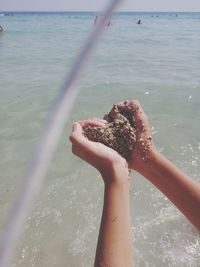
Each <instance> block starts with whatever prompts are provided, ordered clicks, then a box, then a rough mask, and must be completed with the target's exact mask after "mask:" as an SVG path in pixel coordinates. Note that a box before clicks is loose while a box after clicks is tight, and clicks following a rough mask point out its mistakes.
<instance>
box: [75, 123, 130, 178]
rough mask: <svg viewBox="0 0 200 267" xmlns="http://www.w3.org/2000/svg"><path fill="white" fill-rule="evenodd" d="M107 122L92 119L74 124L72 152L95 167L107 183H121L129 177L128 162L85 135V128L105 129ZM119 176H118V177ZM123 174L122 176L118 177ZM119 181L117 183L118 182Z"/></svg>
mask: <svg viewBox="0 0 200 267" xmlns="http://www.w3.org/2000/svg"><path fill="white" fill-rule="evenodd" d="M106 123H107V122H106V121H105V120H100V119H92V120H84V121H79V122H76V123H74V125H73V131H72V134H71V135H70V141H71V142H72V152H73V153H74V154H75V155H76V156H78V157H80V158H81V159H83V160H85V161H86V162H88V163H89V164H90V165H92V166H93V167H95V168H96V169H97V170H98V171H99V172H100V173H101V175H102V177H103V179H104V182H105V183H112V182H121V181H120V179H122V181H123V179H125V178H124V176H125V177H129V170H128V164H127V162H126V160H125V159H124V158H123V157H122V156H121V155H119V154H118V153H117V152H116V151H115V150H113V149H111V148H109V147H107V146H105V145H104V144H101V143H98V142H92V141H90V140H88V139H87V138H86V137H85V136H84V135H83V128H84V127H87V126H89V125H90V126H95V127H103V126H105V125H106ZM116 174H117V175H116ZM118 174H121V175H118ZM116 179H117V181H116Z"/></svg>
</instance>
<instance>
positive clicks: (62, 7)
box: [0, 0, 200, 11]
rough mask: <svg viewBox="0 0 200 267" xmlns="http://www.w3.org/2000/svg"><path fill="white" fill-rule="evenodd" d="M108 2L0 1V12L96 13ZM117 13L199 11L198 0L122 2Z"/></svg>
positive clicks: (199, 4)
mask: <svg viewBox="0 0 200 267" xmlns="http://www.w3.org/2000/svg"><path fill="white" fill-rule="evenodd" d="M107 2H108V0H56V1H55V0H32V1H31V0H0V10H1V11H98V10H101V9H102V7H104V6H105V4H106V3H107ZM119 11H200V0H137V1H136V0H123V1H122V4H121V6H120V8H119Z"/></svg>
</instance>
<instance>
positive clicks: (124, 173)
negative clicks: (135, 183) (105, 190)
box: [100, 161, 130, 187]
mask: <svg viewBox="0 0 200 267" xmlns="http://www.w3.org/2000/svg"><path fill="white" fill-rule="evenodd" d="M100 173H101V175H102V178H103V180H104V183H105V186H106V187H110V186H119V187H130V173H129V169H128V164H127V163H126V161H125V162H124V164H119V163H115V162H112V164H109V167H108V168H104V169H103V170H102V171H100Z"/></svg>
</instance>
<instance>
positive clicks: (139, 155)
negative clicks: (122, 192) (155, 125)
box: [117, 100, 156, 173]
mask: <svg viewBox="0 0 200 267" xmlns="http://www.w3.org/2000/svg"><path fill="white" fill-rule="evenodd" d="M117 106H119V107H120V108H127V107H131V109H132V111H133V116H134V120H135V124H136V144H135V147H134V149H133V152H132V158H131V160H130V162H129V168H130V169H135V170H136V171H138V172H140V173H141V172H143V170H145V169H146V168H148V165H149V163H150V161H151V159H152V157H153V152H154V151H155V150H156V149H155V146H154V144H153V141H152V136H151V130H150V126H149V122H148V118H147V115H146V114H145V113H144V110H143V109H142V107H141V105H140V103H139V101H137V100H131V101H125V102H120V103H118V104H117Z"/></svg>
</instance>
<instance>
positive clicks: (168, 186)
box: [119, 101, 200, 230]
mask: <svg viewBox="0 0 200 267" xmlns="http://www.w3.org/2000/svg"><path fill="white" fill-rule="evenodd" d="M119 105H120V106H123V105H129V106H131V107H132V109H133V112H134V117H135V122H136V126H137V143H136V147H135V149H134V151H133V155H132V160H131V162H130V166H129V167H130V168H132V169H135V170H136V171H138V172H139V173H140V174H142V175H143V176H145V177H146V178H147V179H148V180H149V181H150V182H151V183H152V184H154V185H155V186H156V187H157V188H158V189H159V190H160V191H161V192H162V193H163V194H165V195H166V196H167V197H168V198H169V199H170V200H171V202H173V203H174V205H176V207H177V208H178V209H179V210H180V211H181V212H182V213H183V214H184V215H185V216H186V217H187V218H188V219H189V220H190V222H191V223H192V224H193V225H194V226H195V227H196V228H197V229H198V230H200V184H199V183H197V182H196V181H194V180H193V179H192V178H191V177H189V176H187V175H186V174H184V173H183V172H182V171H181V170H179V169H178V168H177V167H176V166H175V165H174V164H173V163H171V162H170V161H169V160H167V159H166V158H165V157H164V156H162V155H161V154H160V153H159V152H158V151H157V150H156V148H155V146H154V144H153V142H152V137H151V132H150V127H149V123H148V119H147V116H146V114H145V113H144V111H143V109H142V107H141V106H140V104H139V102H138V101H130V102H124V103H119Z"/></svg>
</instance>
